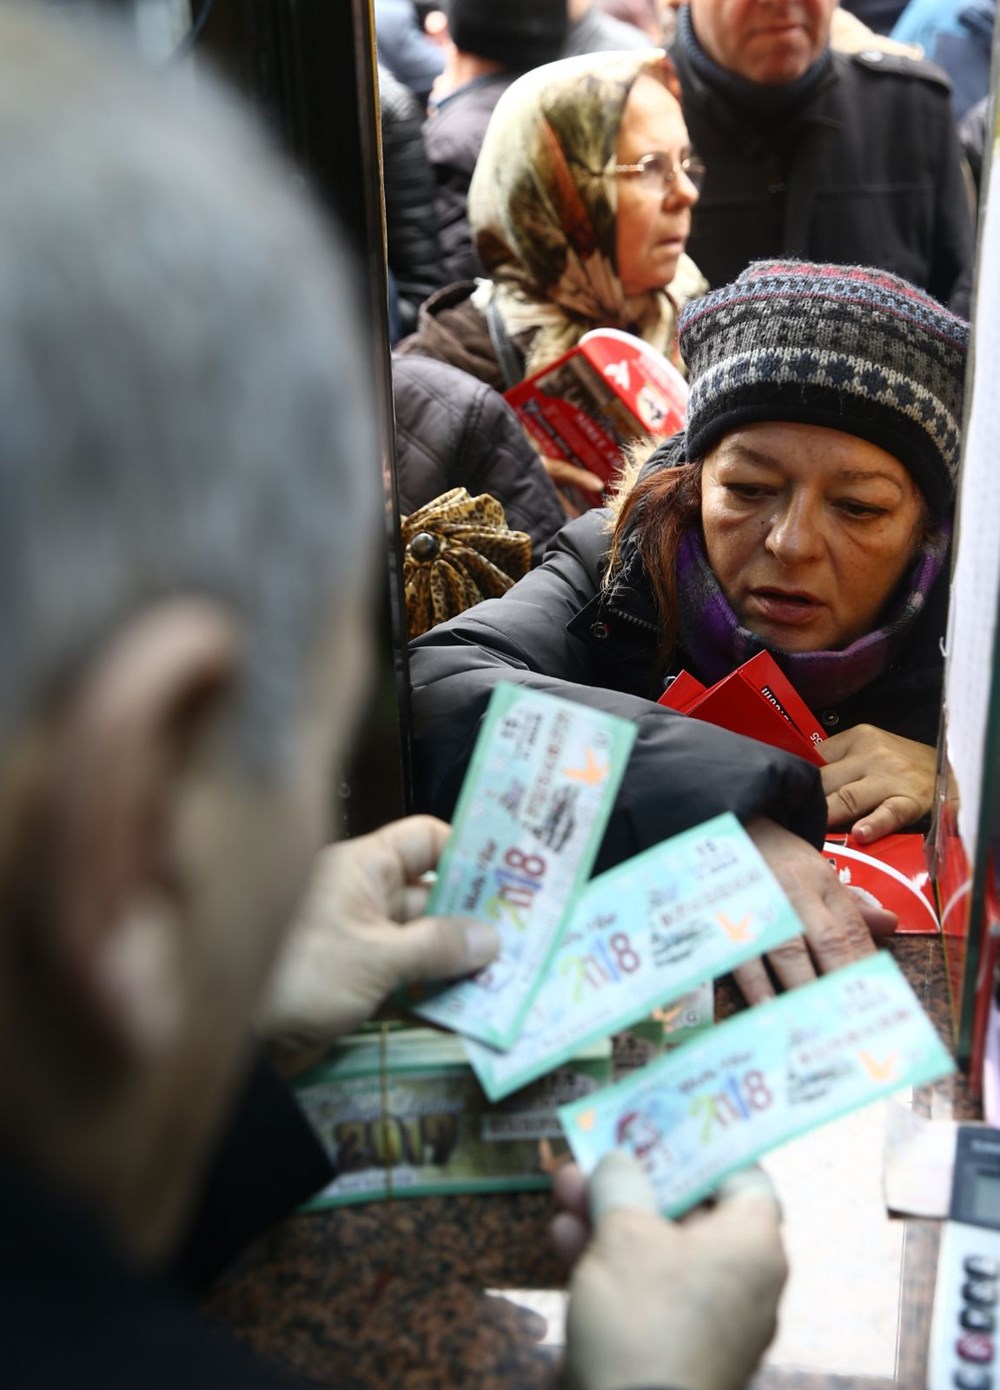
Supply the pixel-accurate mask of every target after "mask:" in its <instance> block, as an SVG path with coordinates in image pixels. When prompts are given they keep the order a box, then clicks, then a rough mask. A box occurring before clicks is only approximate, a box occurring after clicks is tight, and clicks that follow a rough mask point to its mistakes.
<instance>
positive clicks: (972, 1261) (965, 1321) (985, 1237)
mask: <svg viewBox="0 0 1000 1390" xmlns="http://www.w3.org/2000/svg"><path fill="white" fill-rule="evenodd" d="M998 1293H1000V1130H998V1129H989V1128H987V1127H986V1126H985V1125H961V1126H959V1129H958V1134H957V1137H956V1142H955V1169H954V1174H953V1177H952V1186H951V1205H950V1207H949V1209H948V1220H947V1221H946V1222H945V1223H944V1225H943V1227H942V1232H941V1247H940V1250H939V1253H938V1265H937V1282H936V1284H935V1286H934V1316H933V1320H932V1322H931V1341H930V1355H929V1359H928V1372H927V1384H928V1390H1000V1364H998V1361H1000V1358H998V1355H997V1347H998V1338H997V1318H998V1316H1000V1306H998Z"/></svg>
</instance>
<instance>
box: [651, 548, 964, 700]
mask: <svg viewBox="0 0 1000 1390" xmlns="http://www.w3.org/2000/svg"><path fill="white" fill-rule="evenodd" d="M950 543H951V522H950V521H945V522H942V523H941V525H940V526H939V527H938V528H937V530H936V531H935V532H934V533H933V534H932V535H931V536H930V538H929V539H928V540H927V541H926V542H925V544H924V545H923V546H922V547H921V550H920V552H919V554H918V555H917V558H916V560H915V561H914V564H913V568H912V569H911V570H910V572H909V574H908V575H907V577H906V579H905V581H904V583H903V586H902V587H903V597H902V598H901V599H900V601H899V602H898V603H897V604H895V605H894V607H893V608H892V610H891V612H890V613H889V614H888V617H887V620H886V622H885V623H884V624H883V625H882V626H881V627H879V628H876V629H875V630H874V631H873V632H868V633H866V634H865V636H864V637H859V638H858V639H857V641H856V642H852V643H851V645H850V646H849V647H845V648H844V650H843V651H836V652H784V651H781V650H780V648H775V647H769V646H768V645H767V643H766V642H764V641H763V640H762V639H761V638H760V637H758V636H757V635H756V634H755V633H753V632H749V631H748V630H747V629H746V628H745V627H740V625H739V622H738V621H737V618H736V614H735V613H734V612H733V610H732V609H731V608H730V606H729V604H728V602H727V600H726V598H725V595H724V594H723V592H722V590H721V589H720V588H719V582H718V580H717V579H716V577H715V574H714V572H713V570H712V567H711V566H710V565H709V563H708V557H707V556H706V554H705V549H704V546H703V545H702V541H701V536H700V534H699V532H698V529H697V527H692V528H691V529H690V530H689V531H688V532H687V534H686V535H685V536H684V538H683V540H682V541H681V546H680V552H679V554H678V557H677V599H678V604H679V606H680V623H679V634H678V635H679V638H680V645H681V647H682V648H683V650H684V651H685V652H686V653H687V654H688V655H689V656H690V658H691V661H692V664H693V665H694V666H695V668H696V671H697V674H698V676H699V677H700V678H701V679H702V680H704V681H707V682H708V683H709V684H710V685H714V684H715V682H716V681H718V680H721V679H722V677H723V676H728V675H729V673H730V672H731V671H734V670H735V669H736V667H737V666H742V665H743V663H744V662H745V661H749V659H750V658H751V657H752V656H756V655H757V653H758V652H761V651H769V652H770V653H771V655H772V656H773V657H774V658H775V660H776V661H777V663H778V665H779V666H780V667H781V669H782V670H783V671H784V673H785V675H786V676H787V677H788V678H789V680H790V681H791V682H792V684H793V685H794V687H795V689H796V690H797V691H798V692H799V694H800V695H801V696H802V698H803V700H805V702H806V704H807V705H809V706H810V708H812V709H819V708H822V707H823V706H824V705H835V704H838V703H839V702H840V701H841V700H846V699H849V698H850V696H852V695H856V694H857V692H858V691H859V690H863V689H864V687H865V686H866V685H868V684H869V683H870V682H871V681H873V680H874V679H875V677H876V676H878V675H881V673H882V672H883V671H884V670H885V668H886V667H887V666H888V665H889V663H890V662H891V661H892V659H893V658H894V657H895V655H896V653H897V652H898V650H899V648H900V647H901V646H902V644H903V642H904V640H905V639H906V636H907V634H908V632H909V630H910V628H911V626H912V625H913V621H914V619H915V618H916V616H917V614H918V613H919V612H920V611H921V609H922V608H923V606H924V603H925V602H926V599H927V595H928V594H929V593H930V591H931V586H932V585H933V583H934V581H935V579H936V578H937V577H938V574H939V573H940V571H941V566H942V565H943V564H944V561H945V557H946V555H947V554H948V546H949V544H950Z"/></svg>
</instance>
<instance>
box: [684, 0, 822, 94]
mask: <svg viewBox="0 0 1000 1390" xmlns="http://www.w3.org/2000/svg"><path fill="white" fill-rule="evenodd" d="M689 4H690V8H691V23H692V25H693V26H694V31H695V34H696V35H697V36H698V40H699V42H700V43H701V45H702V47H703V48H704V49H705V51H706V53H708V55H709V57H711V58H714V59H715V61H716V62H717V63H718V64H719V65H720V67H723V68H726V69H727V70H728V71H729V72H732V73H735V74H736V75H737V76H738V77H744V78H746V79H747V80H748V81H750V82H760V83H762V84H763V85H765V86H779V85H782V84H784V83H787V82H794V81H795V80H796V78H799V77H801V76H802V74H803V73H804V72H805V71H806V70H807V68H809V67H811V66H812V64H813V63H814V62H815V61H816V59H817V58H818V57H819V56H820V54H821V53H822V52H823V49H824V48H825V47H826V45H827V42H828V40H829V37H830V21H831V18H832V16H833V12H834V10H835V9H836V8H837V0H689Z"/></svg>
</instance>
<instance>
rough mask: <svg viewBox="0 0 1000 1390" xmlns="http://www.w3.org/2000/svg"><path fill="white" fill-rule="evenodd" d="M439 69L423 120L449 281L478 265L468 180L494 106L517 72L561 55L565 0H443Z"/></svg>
mask: <svg viewBox="0 0 1000 1390" xmlns="http://www.w3.org/2000/svg"><path fill="white" fill-rule="evenodd" d="M447 16H448V39H449V46H448V49H447V57H446V60H445V71H444V74H443V77H442V80H441V82H440V83H438V85H437V88H436V95H435V97H434V99H433V100H432V103H431V114H430V116H429V117H428V120H427V124H426V125H425V127H424V144H425V146H426V149H427V157H428V159H429V160H430V162H431V166H432V168H433V170H434V174H435V177H436V179H437V189H438V192H437V216H438V226H439V228H440V234H441V242H442V246H443V248H444V263H445V270H446V271H447V279H448V281H449V282H451V281H455V280H472V279H475V277H476V276H477V275H481V274H482V266H481V265H480V263H479V257H478V256H477V255H476V249H475V247H474V246H473V244H472V235H471V233H470V231H469V217H468V198H469V184H470V183H471V181H472V174H473V171H474V170H475V167H476V160H477V159H478V158H479V151H480V150H481V149H482V145H483V136H484V135H485V134H486V127H487V126H488V125H489V123H490V117H491V116H492V114H493V108H494V107H495V106H496V104H497V102H498V101H499V100H500V98H501V96H502V95H503V93H504V92H505V91H506V90H507V88H508V87H509V86H510V84H511V83H512V82H513V81H514V78H515V77H517V76H518V75H519V74H520V73H522V72H527V71H528V70H529V69H530V68H535V67H540V66H541V65H542V64H543V63H551V62H552V61H553V60H554V59H556V58H558V57H559V56H560V52H561V50H562V46H563V43H564V42H565V39H566V34H567V30H568V24H569V21H568V18H567V12H566V0H501V2H500V3H497V0H448V5H447Z"/></svg>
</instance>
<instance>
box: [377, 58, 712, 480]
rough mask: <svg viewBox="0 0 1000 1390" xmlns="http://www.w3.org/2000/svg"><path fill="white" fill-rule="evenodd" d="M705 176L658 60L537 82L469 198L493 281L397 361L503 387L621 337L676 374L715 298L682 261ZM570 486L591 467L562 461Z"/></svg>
mask: <svg viewBox="0 0 1000 1390" xmlns="http://www.w3.org/2000/svg"><path fill="white" fill-rule="evenodd" d="M703 175H704V169H703V167H702V165H701V163H700V162H699V161H698V160H697V158H696V157H695V156H694V155H692V153H691V149H690V145H689V141H688V133H687V127H686V126H685V124H684V117H683V114H682V112H681V106H680V88H679V86H678V83H677V79H676V76H675V74H674V69H673V66H672V64H671V63H670V61H669V59H668V58H666V57H665V55H664V54H663V53H661V52H660V51H659V50H657V49H651V50H649V51H648V52H647V51H639V52H632V53H599V54H587V55H585V56H583V57H580V58H569V59H565V60H564V61H562V62H559V63H550V64H547V65H546V66H544V67H541V68H536V69H535V70H534V71H532V72H529V73H526V74H525V75H524V76H523V77H521V78H519V79H518V80H517V81H516V82H514V83H513V84H512V85H511V86H510V87H509V88H508V89H507V91H506V92H505V93H504V95H503V96H502V97H501V99H500V101H499V103H498V104H497V107H496V110H495V111H494V113H493V117H492V119H491V121H490V125H489V129H488V130H487V133H486V139H485V140H484V142H483V148H482V151H481V153H480V156H479V161H478V163H477V165H476V172H475V175H474V177H473V180H472V186H471V189H470V191H469V219H470V223H471V225H472V231H473V235H474V237H475V240H476V248H477V250H478V253H479V257H480V260H481V261H482V263H483V265H484V267H485V268H486V270H487V272H488V273H489V275H490V277H491V278H490V279H489V280H487V281H480V282H479V283H478V284H474V283H473V282H471V281H466V282H462V283H460V284H458V285H451V286H449V287H448V288H447V289H444V290H441V291H439V292H438V293H437V294H436V295H434V296H432V298H431V299H429V300H428V301H427V303H426V304H425V305H424V306H423V308H422V309H421V311H420V319H419V322H418V329H417V332H416V333H415V334H414V335H413V337H411V338H408V339H407V340H406V342H405V343H403V344H402V345H401V348H400V351H402V352H413V353H420V354H422V355H423V356H426V357H435V358H438V359H439V360H440V361H444V362H450V363H451V364H452V365H453V366H457V367H461V368H462V369H463V370H465V371H467V372H471V373H472V375H473V376H478V377H479V378H480V379H481V380H482V381H485V382H487V383H488V384H489V385H491V386H494V387H495V388H496V389H497V390H500V391H503V390H506V389H507V388H508V387H510V386H513V385H514V384H515V383H516V382H517V381H519V380H521V379H522V378H523V377H524V376H530V375H532V374H533V373H534V372H537V371H539V370H540V369H541V368H542V367H545V366H547V365H548V364H549V363H551V362H553V361H555V359H556V358H557V357H560V356H561V355H562V354H563V353H564V352H566V351H568V350H569V349H570V348H571V347H573V346H574V345H575V344H576V343H577V342H578V341H579V339H580V338H581V337H582V336H583V334H584V333H587V332H589V330H590V329H592V328H599V327H614V328H621V329H625V330H626V331H628V332H630V333H634V334H636V335H637V336H638V337H640V338H643V339H645V341H646V342H649V343H651V344H652V345H653V346H654V347H656V348H658V349H659V350H660V351H661V352H663V353H664V354H665V355H666V356H668V357H669V358H670V359H671V361H673V362H674V363H675V365H678V366H679V365H680V359H679V356H678V354H677V342H676V330H677V316H678V313H679V310H680V308H681V307H683V305H684V304H685V303H686V302H687V300H688V299H690V298H692V297H694V296H695V295H697V294H700V293H702V292H703V291H704V290H705V289H706V288H707V286H706V284H705V281H704V280H703V279H702V277H701V275H700V273H699V272H698V270H697V267H696V266H695V265H694V263H693V262H692V261H691V260H690V259H689V258H688V257H687V256H686V255H685V254H684V247H685V244H686V242H687V238H688V234H689V232H690V228H691V208H692V207H693V205H694V204H695V202H696V201H697V199H698V189H699V186H700V184H701V180H702V177H703ZM570 474H572V475H573V476H572V478H571V477H570V476H569V475H570ZM563 475H564V476H561V477H560V478H559V481H572V482H574V483H576V484H578V485H583V486H585V487H587V486H588V485H589V487H590V490H591V491H597V492H599V491H600V490H601V486H602V484H601V483H600V480H599V479H596V478H595V477H594V476H593V475H592V474H590V473H586V472H585V471H584V470H580V469H572V468H570V467H569V466H568V465H563ZM577 475H580V476H579V477H578V476H577Z"/></svg>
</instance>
